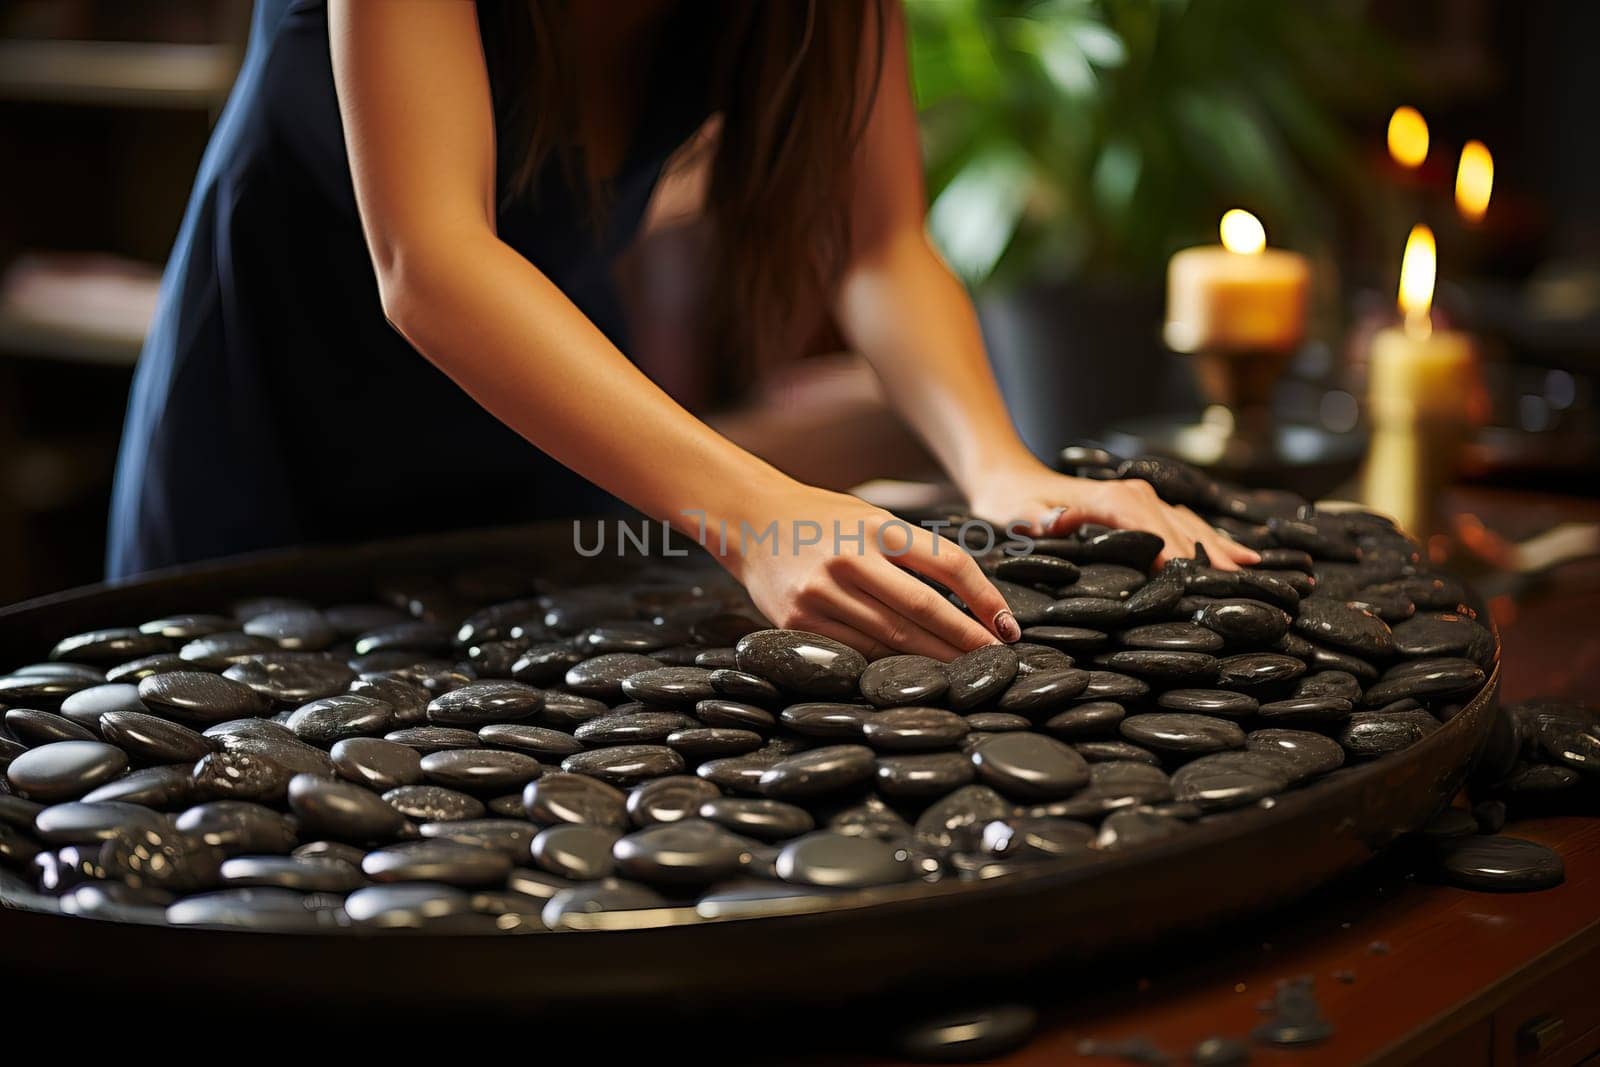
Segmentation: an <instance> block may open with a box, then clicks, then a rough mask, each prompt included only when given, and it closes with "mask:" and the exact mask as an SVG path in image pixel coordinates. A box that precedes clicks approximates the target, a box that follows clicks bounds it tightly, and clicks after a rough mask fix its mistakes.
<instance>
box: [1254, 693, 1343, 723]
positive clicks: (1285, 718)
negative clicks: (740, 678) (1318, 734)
mask: <svg viewBox="0 0 1600 1067" xmlns="http://www.w3.org/2000/svg"><path fill="white" fill-rule="evenodd" d="M1258 710H1259V712H1260V715H1261V717H1262V718H1263V719H1265V720H1267V721H1269V722H1285V723H1300V724H1303V725H1316V724H1319V723H1342V722H1344V721H1345V720H1346V719H1348V718H1349V717H1350V713H1351V712H1352V711H1354V710H1355V705H1354V704H1352V703H1351V702H1350V701H1348V700H1346V699H1345V698H1344V697H1335V696H1322V697H1316V696H1312V697H1307V696H1298V697H1288V698H1287V699H1284V700H1269V701H1267V702H1266V703H1265V704H1262V705H1261V707H1260V708H1259V709H1258Z"/></svg>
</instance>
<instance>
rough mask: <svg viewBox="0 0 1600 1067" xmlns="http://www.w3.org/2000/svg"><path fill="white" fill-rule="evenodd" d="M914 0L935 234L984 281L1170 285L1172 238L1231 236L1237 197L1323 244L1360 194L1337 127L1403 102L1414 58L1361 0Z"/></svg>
mask: <svg viewBox="0 0 1600 1067" xmlns="http://www.w3.org/2000/svg"><path fill="white" fill-rule="evenodd" d="M906 8H907V13H908V19H909V25H910V33H911V49H912V61H913V64H914V67H913V69H914V80H915V88H916V93H917V99H918V104H919V107H920V109H921V113H922V125H923V142H924V148H925V152H926V155H927V164H928V178H929V188H930V195H931V197H932V206H931V209H930V211H929V228H930V230H931V232H932V234H933V236H934V239H935V241H936V242H937V243H938V245H939V247H940V249H941V251H942V252H943V253H944V255H945V256H946V258H947V259H948V260H949V261H950V263H951V265H952V266H953V267H954V268H955V269H956V270H957V272H958V273H960V274H961V275H962V277H963V278H965V279H966V280H967V281H968V282H969V283H971V284H978V283H984V282H989V281H995V282H1013V283H1015V282H1023V281H1030V280H1045V279H1061V278H1072V277H1081V276H1085V275H1096V276H1113V277H1118V278H1123V279H1135V280H1138V279H1152V278H1156V277H1159V275H1160V272H1161V271H1162V269H1163V267H1164V264H1165V261H1166V258H1167V256H1168V255H1170V254H1171V252H1172V251H1174V250H1175V249H1177V248H1180V247H1184V246H1186V245H1192V244H1197V243H1211V242H1215V241H1216V223H1217V219H1218V218H1219V217H1220V215H1221V213H1222V211H1223V210H1224V209H1226V208H1228V207H1244V208H1246V209H1248V210H1250V211H1252V212H1254V213H1255V214H1257V215H1259V216H1260V217H1261V218H1262V219H1263V221H1264V222H1265V224H1266V226H1267V231H1268V235H1269V239H1270V240H1272V242H1273V243H1274V244H1280V245H1288V246H1293V247H1297V248H1300V249H1302V250H1304V251H1308V252H1312V253H1317V252H1319V251H1322V250H1324V249H1325V247H1326V245H1327V243H1328V242H1329V241H1330V240H1331V239H1332V238H1333V236H1334V231H1335V228H1336V226H1337V222H1336V221H1335V220H1336V218H1337V217H1338V212H1337V211H1335V210H1334V208H1335V205H1336V204H1339V203H1340V202H1341V201H1345V202H1355V203H1356V204H1359V202H1360V199H1361V196H1362V192H1361V189H1360V185H1361V174H1362V168H1361V167H1360V165H1359V158H1358V153H1357V152H1356V151H1355V150H1354V149H1353V146H1352V144H1351V143H1350V139H1349V136H1348V134H1347V133H1346V132H1345V127H1344V125H1343V123H1342V121H1341V118H1342V116H1343V115H1345V114H1347V113H1355V114H1362V115H1364V116H1365V117H1366V119H1367V120H1368V121H1369V122H1370V121H1373V120H1374V119H1375V118H1376V120H1377V121H1381V116H1383V115H1387V109H1388V107H1389V106H1392V96H1391V92H1392V89H1393V86H1394V77H1393V75H1394V72H1395V71H1396V70H1397V69H1398V64H1397V63H1396V61H1395V59H1394V53H1393V52H1392V51H1391V50H1390V48H1389V47H1388V46H1387V44H1386V43H1385V42H1384V40H1383V39H1382V38H1381V36H1380V35H1379V33H1378V32H1377V31H1376V30H1375V29H1374V28H1373V27H1372V26H1371V24H1370V23H1368V22H1367V21H1365V20H1364V18H1363V17H1362V16H1363V10H1364V5H1362V4H1360V3H1353V2H1338V0H907V4H906ZM1368 192H1370V190H1368ZM1345 206H1348V204H1346V205H1345Z"/></svg>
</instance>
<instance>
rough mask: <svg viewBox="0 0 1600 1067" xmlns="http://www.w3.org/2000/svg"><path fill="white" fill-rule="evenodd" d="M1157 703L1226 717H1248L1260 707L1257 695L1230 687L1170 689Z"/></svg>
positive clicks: (1175, 709) (1174, 709) (1183, 710)
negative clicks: (1237, 691) (1239, 691)
mask: <svg viewBox="0 0 1600 1067" xmlns="http://www.w3.org/2000/svg"><path fill="white" fill-rule="evenodd" d="M1156 704H1157V705H1159V706H1160V707H1162V708H1165V709H1166V710H1168V711H1181V712H1191V713H1194V714H1197V715H1217V716H1221V717H1222V718H1225V719H1243V718H1247V717H1248V716H1250V715H1254V714H1255V712H1256V709H1257V708H1258V707H1259V705H1258V704H1257V702H1256V698H1255V697H1253V696H1250V695H1249V694H1248V693H1236V692H1234V691H1232V690H1229V689H1169V690H1167V691H1166V692H1165V693H1162V694H1161V695H1160V696H1159V697H1157V698H1156Z"/></svg>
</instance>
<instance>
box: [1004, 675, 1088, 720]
mask: <svg viewBox="0 0 1600 1067" xmlns="http://www.w3.org/2000/svg"><path fill="white" fill-rule="evenodd" d="M1089 681H1090V678H1089V672H1088V671H1080V670H1078V669H1077V668H1075V667H1067V668H1064V669H1060V670H1053V671H1036V672H1034V673H1032V674H1025V675H1021V676H1019V677H1018V678H1017V679H1016V681H1014V682H1012V683H1011V686H1010V688H1008V689H1007V690H1006V691H1005V693H1004V694H1003V695H1002V696H1001V697H1000V700H999V703H998V705H997V706H998V707H999V709H1000V710H1001V711H1011V712H1016V713H1017V714H1019V715H1029V716H1034V715H1039V714H1041V713H1044V712H1051V711H1057V710H1059V709H1061V708H1063V707H1065V706H1066V705H1067V704H1069V703H1071V702H1072V701H1073V700H1074V699H1076V698H1077V697H1078V696H1080V695H1082V693H1083V692H1084V690H1085V689H1087V688H1088V686H1089Z"/></svg>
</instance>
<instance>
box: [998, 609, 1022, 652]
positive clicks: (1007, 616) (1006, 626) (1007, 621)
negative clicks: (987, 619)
mask: <svg viewBox="0 0 1600 1067" xmlns="http://www.w3.org/2000/svg"><path fill="white" fill-rule="evenodd" d="M994 632H995V633H997V634H999V635H1000V640H1002V641H1004V642H1005V643H1006V644H1008V645H1009V644H1011V643H1012V642H1014V641H1020V640H1022V627H1020V626H1018V625H1017V617H1016V616H1015V615H1013V614H1011V612H1010V611H1009V610H1006V611H998V612H996V613H995V616H994Z"/></svg>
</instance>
